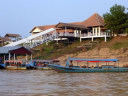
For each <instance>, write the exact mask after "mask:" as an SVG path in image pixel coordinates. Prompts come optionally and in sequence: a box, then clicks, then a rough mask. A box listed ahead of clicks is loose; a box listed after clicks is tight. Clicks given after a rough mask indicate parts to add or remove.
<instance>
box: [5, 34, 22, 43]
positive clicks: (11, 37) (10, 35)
mask: <svg viewBox="0 0 128 96" xmlns="http://www.w3.org/2000/svg"><path fill="white" fill-rule="evenodd" d="M4 37H8V38H10V39H11V40H12V41H13V42H15V41H18V40H19V38H20V37H21V36H20V35H19V34H6V35H5V36H4Z"/></svg>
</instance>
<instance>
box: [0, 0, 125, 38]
mask: <svg viewBox="0 0 128 96" xmlns="http://www.w3.org/2000/svg"><path fill="white" fill-rule="evenodd" d="M114 4H118V5H119V4H120V5H123V6H125V7H127V8H128V0H0V29H1V30H0V36H4V35H5V34H6V33H12V34H20V35H21V36H23V37H26V36H29V35H30V33H29V32H30V30H32V28H33V27H34V26H42V25H51V24H57V23H58V22H64V23H69V22H79V21H83V20H85V19H87V18H88V17H89V16H91V15H93V14H94V13H96V12H97V13H98V14H99V15H101V16H102V15H103V14H104V13H106V12H109V9H110V7H112V6H113V5H114Z"/></svg>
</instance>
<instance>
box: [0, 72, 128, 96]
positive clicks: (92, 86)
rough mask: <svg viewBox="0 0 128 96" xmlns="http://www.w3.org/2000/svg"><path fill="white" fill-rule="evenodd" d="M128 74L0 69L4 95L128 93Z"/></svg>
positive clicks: (0, 94) (112, 95)
mask: <svg viewBox="0 0 128 96" xmlns="http://www.w3.org/2000/svg"><path fill="white" fill-rule="evenodd" d="M127 95H128V73H57V72H55V71H54V70H0V96H127Z"/></svg>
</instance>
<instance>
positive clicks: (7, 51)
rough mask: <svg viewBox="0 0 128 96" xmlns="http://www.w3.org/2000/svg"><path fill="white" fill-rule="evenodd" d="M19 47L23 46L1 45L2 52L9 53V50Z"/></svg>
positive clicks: (0, 50)
mask: <svg viewBox="0 0 128 96" xmlns="http://www.w3.org/2000/svg"><path fill="white" fill-rule="evenodd" d="M19 48H21V46H12V47H11V46H9V47H0V54H9V51H11V50H15V49H19Z"/></svg>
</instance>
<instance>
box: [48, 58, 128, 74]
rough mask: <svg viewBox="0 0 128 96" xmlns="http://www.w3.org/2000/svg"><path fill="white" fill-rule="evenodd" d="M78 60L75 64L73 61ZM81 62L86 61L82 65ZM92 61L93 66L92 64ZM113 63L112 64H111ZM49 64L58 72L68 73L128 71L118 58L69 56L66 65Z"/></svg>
mask: <svg viewBox="0 0 128 96" xmlns="http://www.w3.org/2000/svg"><path fill="white" fill-rule="evenodd" d="M74 61H75V62H77V66H74V65H73V64H72V62H74ZM79 62H83V63H84V62H85V63H84V65H83V66H82V67H81V65H80V66H79ZM90 63H91V65H92V66H90ZM111 63H112V64H111ZM47 65H48V66H49V67H50V68H52V69H54V70H55V71H57V72H66V73H86V72H87V73H89V72H128V68H126V67H119V60H118V59H81V58H68V60H67V64H66V66H61V65H55V64H48V63H47Z"/></svg>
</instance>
